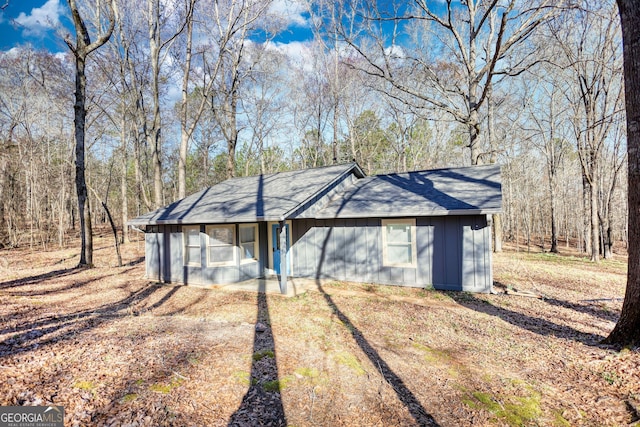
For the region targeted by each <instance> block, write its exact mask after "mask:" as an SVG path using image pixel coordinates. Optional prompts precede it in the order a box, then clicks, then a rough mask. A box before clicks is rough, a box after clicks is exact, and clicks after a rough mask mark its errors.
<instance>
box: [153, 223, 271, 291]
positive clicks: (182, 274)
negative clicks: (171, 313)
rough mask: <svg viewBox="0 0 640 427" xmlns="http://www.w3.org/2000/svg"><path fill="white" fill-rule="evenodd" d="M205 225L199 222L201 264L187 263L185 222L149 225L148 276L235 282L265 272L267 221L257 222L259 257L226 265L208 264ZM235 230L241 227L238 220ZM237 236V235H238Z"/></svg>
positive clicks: (180, 280) (198, 282)
mask: <svg viewBox="0 0 640 427" xmlns="http://www.w3.org/2000/svg"><path fill="white" fill-rule="evenodd" d="M205 229H206V226H205V225H200V259H201V263H200V266H188V265H184V238H183V233H182V226H179V225H159V226H154V227H150V228H149V229H148V230H147V232H146V234H145V265H146V275H147V278H149V279H151V280H157V281H159V282H166V283H185V284H187V283H188V284H196V285H210V284H224V283H234V282H240V281H243V280H248V279H254V278H258V277H262V276H263V275H264V266H265V261H264V260H266V259H268V258H267V257H268V252H267V250H268V241H267V224H266V223H259V224H258V239H259V242H260V246H259V253H260V255H259V260H258V261H250V262H244V263H241V262H240V260H239V259H237V260H236V264H235V265H230V266H223V267H209V266H207V239H206V234H205ZM236 233H238V227H237V224H236ZM236 237H237V236H236Z"/></svg>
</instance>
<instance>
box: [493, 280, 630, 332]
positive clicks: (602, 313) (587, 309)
mask: <svg viewBox="0 0 640 427" xmlns="http://www.w3.org/2000/svg"><path fill="white" fill-rule="evenodd" d="M493 286H494V288H498V289H501V290H502V291H505V293H506V291H507V289H509V286H507V285H505V284H504V283H501V282H497V281H494V282H493ZM540 297H541V298H540V299H541V300H542V301H544V302H546V303H547V304H550V305H554V306H557V307H563V308H567V309H569V310H574V311H577V312H579V313H584V314H588V315H590V316H594V317H599V318H600V319H604V320H609V321H612V322H617V321H618V317H619V316H620V313H619V311H618V310H612V309H608V308H607V307H604V306H602V305H595V304H594V303H597V302H603V301H605V300H597V299H595V300H582V301H576V302H571V301H565V300H559V299H556V298H547V297H545V296H543V295H540ZM613 300H614V299H613V298H611V299H607V300H606V301H613ZM620 302H622V298H620Z"/></svg>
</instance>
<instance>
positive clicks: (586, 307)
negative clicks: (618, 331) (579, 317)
mask: <svg viewBox="0 0 640 427" xmlns="http://www.w3.org/2000/svg"><path fill="white" fill-rule="evenodd" d="M543 301H544V302H546V303H547V304H551V305H555V306H557V307H563V308H567V309H569V310H574V311H577V312H579V313H584V314H588V315H590V316H593V317H599V318H600V319H603V320H609V321H611V322H617V321H618V318H619V317H620V312H619V310H610V309H607V308H606V307H603V306H600V305H594V304H590V303H588V302H587V303H586V304H580V303H576V302H570V301H563V300H559V299H555V298H544V299H543Z"/></svg>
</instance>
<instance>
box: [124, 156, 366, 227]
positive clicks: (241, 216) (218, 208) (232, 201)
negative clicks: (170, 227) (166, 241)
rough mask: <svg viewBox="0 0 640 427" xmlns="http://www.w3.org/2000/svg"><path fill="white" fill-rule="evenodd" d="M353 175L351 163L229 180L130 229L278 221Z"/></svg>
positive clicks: (138, 221)
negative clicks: (141, 226)
mask: <svg viewBox="0 0 640 427" xmlns="http://www.w3.org/2000/svg"><path fill="white" fill-rule="evenodd" d="M354 170H355V171H356V173H357V174H359V176H362V172H361V171H360V168H359V167H358V166H357V165H356V164H355V163H350V164H343V165H336V166H327V167H321V168H314V169H305V170H298V171H290V172H280V173H275V174H265V175H258V176H249V177H242V178H232V179H228V180H226V181H223V182H221V183H219V184H216V185H214V186H212V187H209V188H207V189H205V190H202V191H200V192H198V193H195V194H192V195H190V196H188V197H185V198H184V199H182V200H178V201H176V202H174V203H172V204H170V205H169V206H166V207H163V208H160V209H158V210H155V211H153V212H149V213H147V214H145V215H142V216H139V217H137V218H135V219H132V220H130V221H129V224H130V225H150V224H212V223H225V222H256V221H279V220H281V219H282V218H283V217H285V216H286V215H287V214H288V212H290V211H292V210H294V209H295V208H297V207H299V206H300V205H302V204H304V203H305V202H306V201H307V200H309V199H311V198H313V197H314V196H316V195H317V194H318V193H320V192H322V191H323V190H324V189H325V188H327V187H329V186H330V185H331V184H332V183H334V182H335V181H337V180H340V179H341V178H343V177H345V176H347V175H349V174H351V173H352V171H354Z"/></svg>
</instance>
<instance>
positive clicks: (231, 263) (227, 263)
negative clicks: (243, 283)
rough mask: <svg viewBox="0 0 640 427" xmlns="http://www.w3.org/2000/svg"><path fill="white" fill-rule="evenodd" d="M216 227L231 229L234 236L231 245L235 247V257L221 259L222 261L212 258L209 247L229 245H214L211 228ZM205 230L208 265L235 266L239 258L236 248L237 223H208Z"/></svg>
mask: <svg viewBox="0 0 640 427" xmlns="http://www.w3.org/2000/svg"><path fill="white" fill-rule="evenodd" d="M214 228H227V229H230V230H231V236H232V240H233V241H232V242H231V247H232V248H233V249H232V250H233V259H232V260H230V261H221V262H214V261H212V260H211V251H210V250H209V248H211V247H216V246H220V247H223V246H227V245H214V244H212V243H211V238H210V237H209V236H210V230H211V229H214ZM205 231H206V233H207V266H208V267H224V266H234V265H236V263H237V258H238V251H237V249H236V240H237V239H236V225H235V224H215V225H207V226H206V227H205Z"/></svg>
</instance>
